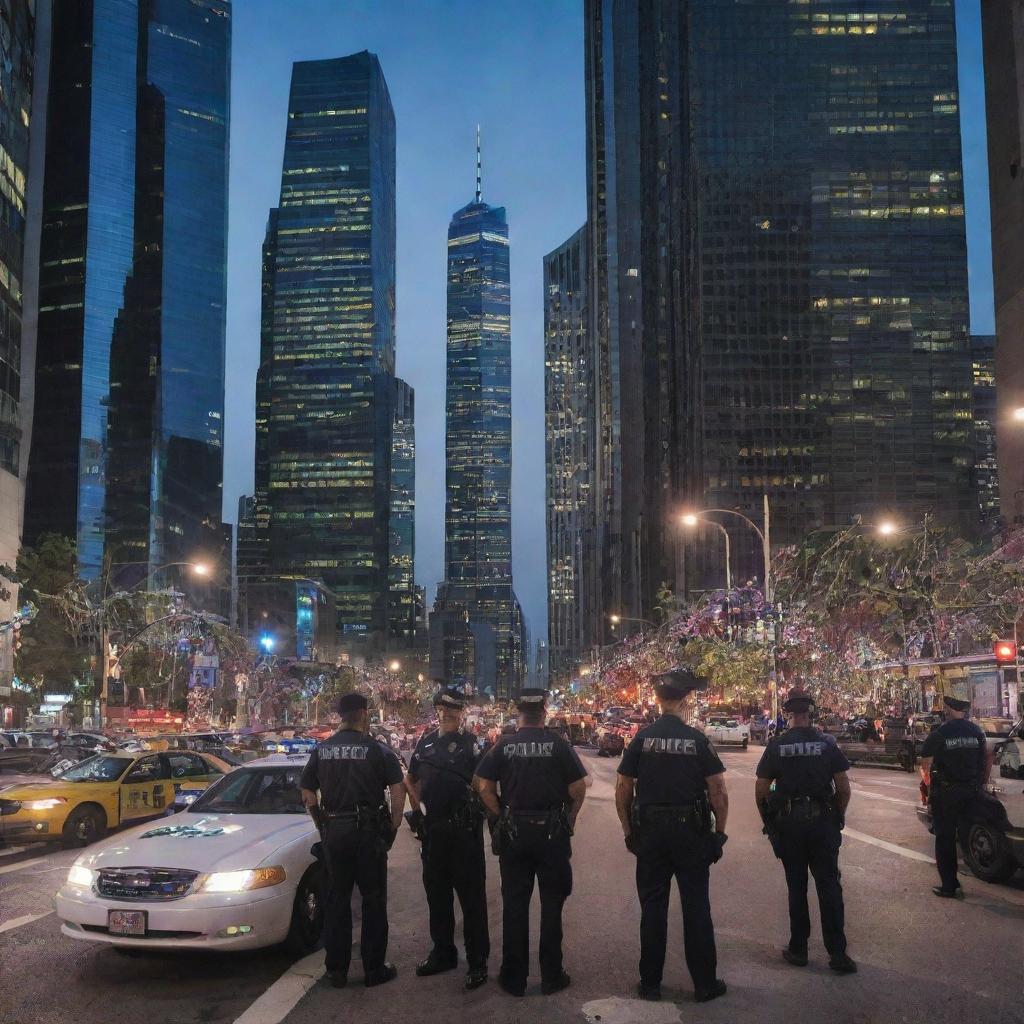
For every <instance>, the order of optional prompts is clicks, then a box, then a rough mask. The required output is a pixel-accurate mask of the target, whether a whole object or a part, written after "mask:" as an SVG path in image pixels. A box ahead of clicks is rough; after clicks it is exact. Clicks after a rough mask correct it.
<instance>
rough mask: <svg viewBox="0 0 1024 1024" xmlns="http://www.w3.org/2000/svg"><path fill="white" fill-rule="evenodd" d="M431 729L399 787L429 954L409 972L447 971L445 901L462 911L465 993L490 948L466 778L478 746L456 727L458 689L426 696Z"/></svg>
mask: <svg viewBox="0 0 1024 1024" xmlns="http://www.w3.org/2000/svg"><path fill="white" fill-rule="evenodd" d="M434 707H435V708H436V709H437V714H438V727H437V729H435V730H434V731H432V732H428V733H425V734H424V736H423V738H422V739H421V740H420V742H419V743H418V744H417V745H416V750H415V752H414V753H413V755H412V760H411V761H410V762H409V774H408V775H407V776H406V787H407V788H408V790H409V796H410V803H411V804H412V806H413V807H414V808H419V807H420V806H421V805H422V807H423V809H424V811H425V817H424V821H423V826H424V830H423V850H422V858H423V888H424V889H425V890H426V893H427V907H428V910H429V915H430V938H431V941H432V942H433V948H432V949H431V951H430V954H429V955H428V956H427V958H426V959H425V960H424V961H422V963H420V964H419V965H418V966H417V967H416V974H417V975H419V976H420V977H421V978H422V977H428V976H429V975H432V974H441V973H442V972H443V971H450V970H453V969H454V968H455V967H457V966H458V962H459V956H458V951H457V950H456V948H455V912H454V900H453V894H457V895H458V897H459V904H460V905H461V907H462V923H463V934H464V937H465V941H466V962H467V964H468V966H469V970H468V973H467V974H466V985H465V987H466V988H467V989H470V990H471V989H475V988H479V987H480V986H481V985H483V984H484V983H485V982H486V981H487V957H488V956H489V954H490V950H491V943H490V936H489V934H488V928H487V884H486V878H487V875H486V862H485V860H484V837H483V821H484V819H483V814H482V813H481V811H480V805H479V802H478V801H477V800H476V798H475V795H474V793H473V788H472V783H473V774H474V772H475V771H476V766H477V765H478V764H479V762H480V757H481V753H482V751H481V747H480V743H479V741H478V740H477V739H476V737H475V736H473V735H471V734H470V733H468V732H466V731H465V730H464V729H463V727H462V714H463V708H464V707H465V698H464V697H463V695H462V693H461V692H460V691H459V690H456V689H452V688H448V689H441V690H439V691H438V693H437V694H436V695H435V697H434Z"/></svg>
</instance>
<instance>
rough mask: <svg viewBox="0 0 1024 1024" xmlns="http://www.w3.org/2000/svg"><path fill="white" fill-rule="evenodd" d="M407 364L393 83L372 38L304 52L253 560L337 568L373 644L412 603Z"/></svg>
mask: <svg viewBox="0 0 1024 1024" xmlns="http://www.w3.org/2000/svg"><path fill="white" fill-rule="evenodd" d="M394 366H395V118H394V112H393V110H392V107H391V99H390V97H389V95H388V88H387V83H386V82H385V80H384V74H383V72H382V71H381V67H380V63H379V61H378V60H377V58H376V56H374V55H373V54H371V53H367V52H365V51H364V52H362V53H356V54H353V55H351V56H348V57H341V58H337V59H334V60H317V61H303V62H300V63H297V64H295V66H294V68H293V70H292V81H291V94H290V98H289V103H288V128H287V134H286V137H285V148H284V167H283V171H282V177H281V199H280V204H279V205H278V207H277V208H276V209H274V210H272V211H271V213H270V219H269V224H268V227H267V234H266V240H265V242H264V246H263V314H262V328H261V354H260V368H259V373H258V376H257V382H256V494H255V501H254V506H253V524H252V529H251V534H252V540H251V541H249V542H247V544H246V550H245V561H244V562H243V561H242V560H241V559H240V565H239V568H240V573H241V574H242V575H243V576H244V575H246V574H252V573H260V574H266V575H271V576H277V575H287V576H298V577H305V578H310V579H315V580H323V581H324V583H326V585H327V586H328V587H329V588H330V589H331V590H332V591H333V592H334V595H335V597H336V601H337V611H338V627H339V633H340V639H341V642H342V644H343V645H345V646H346V647H348V648H350V649H351V648H353V647H358V648H361V649H363V650H365V651H367V652H368V653H372V652H374V651H380V650H383V649H385V648H386V647H387V645H388V643H389V633H391V632H392V631H393V630H392V629H391V628H389V614H390V613H391V612H394V613H395V614H396V615H397V614H398V610H399V609H402V614H405V613H406V612H410V610H411V607H412V604H411V593H412V591H411V586H412V584H411V564H412V539H413V538H412V528H411V513H410V510H411V505H412V500H413V495H412V490H411V472H410V468H409V467H410V464H411V462H412V459H413V457H414V447H413V442H412V391H411V389H409V388H408V387H407V386H406V385H405V384H403V383H402V382H400V381H397V380H396V379H395V376H394ZM393 462H395V463H397V465H396V466H395V468H396V469H397V470H398V476H397V477H396V476H395V474H394V473H393V471H392V467H393ZM392 581H394V582H395V586H396V587H397V588H398V589H399V590H401V592H402V594H403V595H406V596H407V597H409V600H408V601H406V597H400V596H399V595H398V594H397V592H396V594H395V596H394V598H393V599H392V596H391V586H392ZM393 629H397V630H398V631H399V632H401V633H403V634H404V633H405V632H407V627H405V626H399V625H398V624H397V622H396V623H395V625H394V626H393Z"/></svg>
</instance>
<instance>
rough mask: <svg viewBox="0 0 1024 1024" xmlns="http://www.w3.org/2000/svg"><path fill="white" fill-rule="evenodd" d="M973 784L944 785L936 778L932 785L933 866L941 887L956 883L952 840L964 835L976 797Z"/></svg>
mask: <svg viewBox="0 0 1024 1024" xmlns="http://www.w3.org/2000/svg"><path fill="white" fill-rule="evenodd" d="M977 797H978V794H977V790H976V789H975V787H973V786H956V785H946V784H944V783H940V782H937V781H936V783H935V784H934V785H933V787H932V792H931V805H932V832H933V833H934V834H935V866H936V867H937V868H938V869H939V879H940V881H941V884H942V888H943V889H945V890H946V891H947V892H952V891H953V890H954V889H955V888H956V887H957V886H958V885H959V884H960V880H959V879H958V878H957V853H956V840H957V836H958V835H966V834H967V829H968V816H969V813H970V811H971V809H972V808H973V806H974V802H975V800H977Z"/></svg>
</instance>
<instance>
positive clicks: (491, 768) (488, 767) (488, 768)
mask: <svg viewBox="0 0 1024 1024" xmlns="http://www.w3.org/2000/svg"><path fill="white" fill-rule="evenodd" d="M501 763H502V756H501V744H496V745H495V746H493V747H491V749H490V750H488V751H487V753H486V754H485V755H484V756H483V758H482V759H481V761H480V763H479V764H478V765H477V766H476V774H477V775H479V776H480V778H481V779H487V781H488V782H497V781H498V776H499V774H500V773H501Z"/></svg>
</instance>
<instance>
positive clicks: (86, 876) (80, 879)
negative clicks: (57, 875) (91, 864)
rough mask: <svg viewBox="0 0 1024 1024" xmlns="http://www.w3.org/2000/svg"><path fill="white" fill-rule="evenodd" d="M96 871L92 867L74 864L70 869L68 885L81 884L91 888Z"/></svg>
mask: <svg viewBox="0 0 1024 1024" xmlns="http://www.w3.org/2000/svg"><path fill="white" fill-rule="evenodd" d="M94 876H95V872H94V871H93V870H92V869H91V868H86V867H83V866H82V865H81V864H72V865H71V870H70V871H68V885H81V886H84V887H85V888H89V887H90V886H91V885H92V880H93V877H94Z"/></svg>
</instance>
